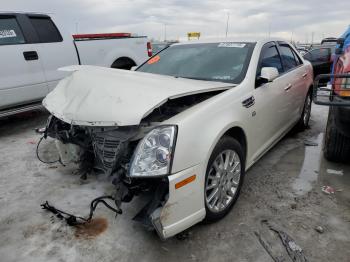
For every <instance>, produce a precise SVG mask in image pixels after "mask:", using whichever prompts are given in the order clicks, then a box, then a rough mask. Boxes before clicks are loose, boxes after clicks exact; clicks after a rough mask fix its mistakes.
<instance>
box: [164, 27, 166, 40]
mask: <svg viewBox="0 0 350 262" xmlns="http://www.w3.org/2000/svg"><path fill="white" fill-rule="evenodd" d="M165 41H166V23H164V42H165Z"/></svg>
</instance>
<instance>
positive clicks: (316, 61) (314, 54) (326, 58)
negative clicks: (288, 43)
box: [303, 46, 335, 77]
mask: <svg viewBox="0 0 350 262" xmlns="http://www.w3.org/2000/svg"><path fill="white" fill-rule="evenodd" d="M334 50H335V46H325V47H321V48H316V49H312V50H310V51H309V52H307V53H305V54H304V55H303V57H304V59H306V60H308V61H310V62H311V64H312V67H313V70H314V77H316V76H318V75H320V74H329V73H330V72H331V68H332V54H334Z"/></svg>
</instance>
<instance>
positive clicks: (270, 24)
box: [269, 22, 271, 38]
mask: <svg viewBox="0 0 350 262" xmlns="http://www.w3.org/2000/svg"><path fill="white" fill-rule="evenodd" d="M270 37H271V23H270V22H269V38H270Z"/></svg>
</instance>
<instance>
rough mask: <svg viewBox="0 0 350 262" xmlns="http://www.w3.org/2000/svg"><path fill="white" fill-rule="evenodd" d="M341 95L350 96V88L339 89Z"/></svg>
mask: <svg viewBox="0 0 350 262" xmlns="http://www.w3.org/2000/svg"><path fill="white" fill-rule="evenodd" d="M339 96H350V90H344V89H342V90H340V91H339Z"/></svg>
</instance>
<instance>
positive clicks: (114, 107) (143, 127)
mask: <svg viewBox="0 0 350 262" xmlns="http://www.w3.org/2000/svg"><path fill="white" fill-rule="evenodd" d="M66 70H71V71H74V72H73V73H72V74H71V75H70V76H68V77H67V78H65V79H63V80H62V81H61V82H60V83H59V84H58V86H57V87H56V89H55V90H53V91H52V92H51V93H50V94H48V95H47V97H46V98H45V99H44V102H43V104H44V106H45V108H46V109H47V110H48V111H49V112H50V113H51V114H52V116H50V119H49V121H48V125H47V128H46V134H45V135H46V136H50V137H52V138H54V139H56V144H57V146H58V152H61V153H60V155H61V157H60V161H61V162H63V163H69V162H70V161H73V160H74V161H76V160H77V159H80V160H79V161H80V165H81V166H80V167H81V170H86V171H87V172H89V170H91V169H93V170H95V171H96V172H103V173H104V174H109V175H111V176H114V177H115V179H114V184H115V185H116V193H115V195H114V199H115V200H116V203H117V205H118V203H119V202H118V201H119V200H121V201H123V202H127V201H131V200H132V198H133V197H134V196H137V195H140V197H142V196H143V195H144V194H142V193H144V192H148V194H151V198H150V201H149V202H148V203H147V205H146V206H145V207H144V208H143V209H142V210H141V211H140V213H139V214H138V215H136V217H135V219H136V220H137V221H142V222H143V223H144V224H145V225H146V226H148V227H151V228H155V229H156V230H157V232H158V234H159V236H160V237H161V238H169V237H171V236H174V235H175V234H177V233H179V232H181V231H183V230H185V229H187V228H189V227H190V226H192V225H194V224H196V223H198V222H200V221H202V220H205V221H207V222H212V221H216V220H219V219H221V218H223V217H224V216H225V215H226V214H227V213H228V212H229V211H230V209H231V208H232V207H233V205H234V203H235V202H236V200H237V198H238V196H239V192H240V189H241V187H242V183H243V179H244V175H245V173H246V171H247V170H248V169H249V168H250V167H251V166H252V165H253V164H254V163H256V162H257V161H258V160H259V159H260V158H261V157H262V156H263V155H264V154H265V153H266V152H267V151H268V150H269V149H271V148H272V147H273V146H274V145H275V144H276V143H277V142H278V141H279V140H280V139H281V138H282V137H283V136H284V135H285V134H286V133H287V132H288V131H289V130H291V129H292V128H293V127H294V126H296V125H297V126H298V128H300V129H305V128H306V127H307V126H308V123H309V118H310V112H311V91H312V89H311V86H312V84H313V72H312V66H311V64H310V63H309V62H308V61H305V60H304V59H303V58H302V57H301V56H300V55H299V54H298V52H297V51H296V50H295V49H294V48H293V47H292V46H291V45H290V44H288V43H286V42H284V41H280V40H275V39H270V40H264V41H262V40H257V41H241V42H237V41H230V40H229V38H226V39H225V40H223V41H220V40H210V41H191V42H187V43H181V44H174V45H172V46H170V47H168V48H166V49H165V50H163V51H161V52H160V53H158V54H157V55H155V56H153V57H152V58H150V59H149V60H148V61H147V62H145V63H144V64H142V65H140V66H139V67H138V68H137V69H136V71H121V70H112V69H107V68H99V67H92V66H74V67H69V68H66ZM118 208H120V206H119V207H118Z"/></svg>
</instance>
